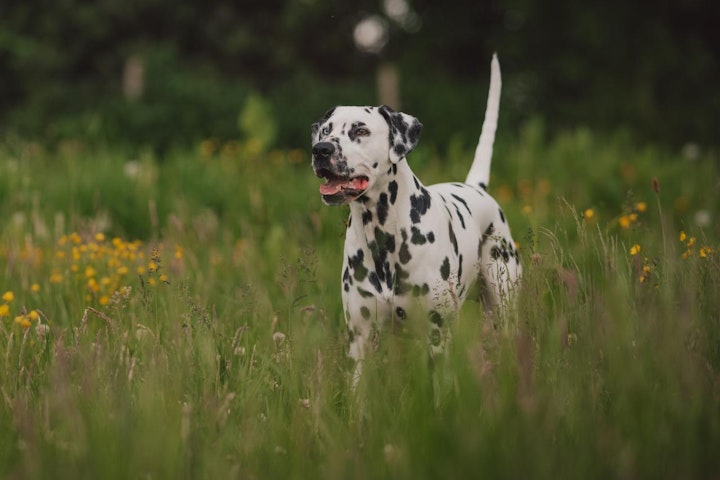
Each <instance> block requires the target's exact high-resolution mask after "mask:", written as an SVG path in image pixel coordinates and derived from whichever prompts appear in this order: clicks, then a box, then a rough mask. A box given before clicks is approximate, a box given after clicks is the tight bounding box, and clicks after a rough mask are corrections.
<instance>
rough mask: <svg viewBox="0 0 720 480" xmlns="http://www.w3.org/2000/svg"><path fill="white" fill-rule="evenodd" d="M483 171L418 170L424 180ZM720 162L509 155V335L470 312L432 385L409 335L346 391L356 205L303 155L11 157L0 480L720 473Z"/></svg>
mask: <svg viewBox="0 0 720 480" xmlns="http://www.w3.org/2000/svg"><path fill="white" fill-rule="evenodd" d="M470 156H471V153H470V149H469V148H467V147H465V146H462V145H453V146H451V147H450V152H448V153H447V155H445V154H443V155H439V154H438V153H437V152H434V151H433V150H432V149H431V148H425V149H421V150H420V151H419V152H417V155H415V156H414V157H412V158H411V162H413V168H414V169H415V170H416V172H417V173H418V175H419V176H420V178H422V179H423V180H425V181H426V183H431V182H432V181H445V180H455V179H458V178H463V177H464V172H465V171H466V170H467V168H468V166H469V161H470ZM717 161H718V159H717V157H716V156H713V154H705V155H701V156H700V158H697V159H693V158H685V157H683V156H682V155H679V154H673V153H672V152H667V151H660V150H657V149H654V148H651V147H643V148H640V147H636V146H634V145H632V144H631V143H630V142H629V141H628V140H626V139H623V138H614V139H598V138H595V137H594V136H593V135H592V134H591V133H590V132H588V131H585V130H578V131H576V132H569V133H567V134H566V135H564V136H561V137H560V138H558V139H556V140H554V141H553V142H550V143H548V142H546V141H545V140H544V139H543V134H542V128H541V126H540V125H530V126H529V127H528V128H527V129H526V130H525V132H524V133H523V135H521V137H520V138H519V139H518V140H517V141H516V142H515V143H505V144H500V145H498V146H497V149H496V156H495V160H494V162H495V163H494V166H493V178H492V183H491V188H490V190H491V192H492V193H493V194H495V195H496V196H497V197H498V198H500V200H501V203H502V204H503V207H504V209H505V210H506V211H507V212H508V217H509V218H510V222H511V225H512V227H513V232H514V235H515V239H516V240H517V241H518V243H519V244H520V249H521V252H522V261H523V263H524V268H525V276H524V280H523V288H522V293H521V295H520V299H519V303H518V305H517V309H516V311H515V312H513V314H512V315H510V316H509V317H508V318H505V319H503V321H502V322H495V323H494V324H493V323H492V322H490V321H489V320H488V319H486V318H485V316H484V313H483V308H482V306H481V305H480V304H479V303H478V302H476V301H469V302H467V303H466V305H465V306H464V307H463V309H462V311H461V312H460V313H459V315H458V318H457V319H455V321H454V322H453V323H452V324H451V326H450V327H449V328H450V330H451V334H452V342H451V346H450V348H449V350H448V352H447V353H446V355H445V356H444V357H443V358H441V359H439V360H437V361H435V362H434V363H433V364H432V365H430V364H429V362H428V352H427V346H426V344H425V341H424V339H425V338H426V335H425V333H426V331H425V329H426V328H427V322H426V320H425V319H424V317H423V315H422V314H418V315H415V316H413V317H412V318H410V319H409V320H408V322H407V324H406V326H405V329H404V331H403V332H402V333H400V334H396V335H391V334H386V335H384V336H382V338H381V341H380V345H379V349H378V351H377V352H376V353H375V354H373V355H371V356H370V358H369V359H368V361H367V366H366V368H365V369H364V375H363V378H362V380H361V382H360V385H359V386H358V388H357V391H354V392H353V391H352V390H351V389H350V387H349V375H350V372H351V371H352V366H351V364H350V362H349V361H348V359H347V358H346V356H345V348H346V342H347V339H346V336H345V332H344V326H343V324H342V307H341V303H340V291H339V281H338V280H339V276H340V264H341V261H342V259H341V253H340V252H341V249H342V242H343V238H342V235H343V231H344V221H345V217H346V215H347V211H346V210H344V209H342V208H335V209H333V208H329V207H325V206H323V205H321V203H320V200H319V198H318V194H317V187H318V182H319V181H318V180H317V179H316V178H314V176H313V175H312V172H311V171H310V169H309V166H308V159H307V157H306V156H305V155H304V154H303V153H302V152H268V153H261V152H258V151H255V150H253V149H252V145H245V144H239V145H237V144H231V145H224V146H223V145H211V144H205V145H204V146H203V148H201V149H199V150H198V151H178V152H172V153H170V154H169V155H168V156H167V157H166V158H163V159H157V158H154V157H153V156H152V155H150V154H145V155H139V156H137V155H132V156H131V155H128V154H126V153H124V152H122V151H114V150H112V149H107V150H91V151H89V150H87V149H86V148H85V147H84V146H83V145H82V144H65V145H62V146H60V148H58V149H57V150H55V151H46V150H45V149H43V148H42V147H41V146H38V145H33V144H24V143H6V144H5V145H4V146H3V147H2V151H1V152H0V228H1V229H2V234H0V269H1V270H2V277H0V295H2V294H3V293H5V292H12V294H13V295H12V297H13V298H12V300H10V301H6V300H0V305H7V306H8V315H7V316H4V317H0V477H4V478H88V479H90V478H438V477H440V478H476V477H487V478H558V477H560V478H603V479H604V478H612V477H623V478H627V477H630V478H638V477H646V478H709V477H714V476H718V475H719V474H720V457H718V455H717V452H718V451H720V295H718V292H720V274H719V273H718V267H719V266H720V265H719V263H720V261H719V260H718V259H719V258H720V257H719V255H720V242H719V241H718V239H720V230H719V229H718V226H717V223H715V222H713V221H711V222H710V223H707V222H706V217H707V216H710V217H711V218H712V217H716V216H717V214H718V211H717V205H718V203H719V202H718V200H719V199H720V192H718V188H717V185H718V179H719V178H720V174H719V172H718V169H717ZM653 178H656V179H657V180H658V183H659V192H655V191H654V190H653ZM640 203H644V204H645V205H644V206H640V205H639V204H640ZM623 218H624V223H623V222H621V219H623ZM698 222H699V224H698ZM681 230H682V231H683V232H684V233H685V237H684V239H683V240H682V241H681V240H680V231H681ZM72 232H77V236H75V237H72V238H74V239H75V240H72V239H70V240H68V239H67V238H71V237H67V238H66V240H65V242H66V243H65V244H63V245H61V239H62V237H63V236H69V235H70V234H71V233H72ZM96 233H103V234H104V235H105V238H104V239H103V238H102V237H96V236H95V234H96ZM693 237H694V240H693V241H692V242H691V241H690V239H691V238H693ZM113 238H118V241H117V243H116V246H112V245H113V243H112V239H113ZM135 238H138V239H140V240H141V241H142V243H139V244H138V245H139V248H138V253H140V252H142V254H143V256H142V258H140V256H138V257H137V258H135V259H134V260H133V261H132V262H131V261H129V260H128V263H127V265H129V266H130V269H129V270H130V271H129V273H128V274H127V275H125V276H122V277H119V278H121V283H122V285H123V286H129V287H131V289H130V290H124V294H122V295H117V296H116V297H113V298H112V301H109V302H107V303H105V302H101V301H100V299H101V294H102V293H103V292H104V290H99V291H98V292H93V291H92V289H91V288H90V287H89V286H88V282H89V279H90V278H97V280H98V282H101V277H102V276H103V275H105V274H104V273H103V272H106V271H107V272H110V270H111V267H109V266H108V260H109V258H111V256H112V255H113V253H111V252H114V251H115V250H116V249H117V248H120V245H122V244H123V242H124V243H126V242H129V241H131V240H134V239H135ZM73 241H75V242H77V243H73ZM93 243H94V244H95V245H96V246H95V247H92V246H91V244H93ZM83 245H84V246H85V247H84V248H85V251H84V252H82V253H79V254H78V255H79V257H78V260H75V259H74V258H73V250H72V248H73V247H77V248H78V249H80V248H81V247H82V246H83ZM98 245H105V246H107V250H103V252H105V253H98V254H97V255H96V256H95V257H92V256H91V253H92V250H93V249H94V248H99V247H97V246H98ZM703 248H704V249H705V250H702V255H701V249H703ZM153 249H156V250H157V253H156V254H153ZM638 250H639V251H638ZM58 251H65V252H66V253H65V254H64V256H63V254H61V255H60V256H58V253H57V252H58ZM78 251H79V250H78ZM688 252H690V253H688ZM633 253H634V255H633ZM153 259H155V260H157V262H156V263H155V265H154V268H149V267H151V266H150V265H149V264H150V262H151V261H153ZM74 264H77V265H78V268H77V271H73V267H72V265H74ZM87 266H91V267H93V268H94V269H95V270H97V274H96V277H93V276H88V275H87V274H88V273H90V272H88V271H87V270H86V267H87ZM136 267H142V270H141V273H139V272H138V270H137V269H136ZM53 273H60V274H62V276H63V278H62V280H61V281H57V278H56V279H54V280H55V281H51V277H52V275H53ZM108 277H110V273H108ZM98 288H100V287H98ZM8 298H9V297H8ZM32 311H35V312H36V313H37V317H38V318H29V314H30V312H32ZM24 315H28V319H27V322H29V325H30V326H29V327H28V328H24V326H23V325H22V323H23V319H25V318H26V317H24ZM18 317H19V318H18ZM16 320H17V322H16ZM39 325H42V327H39Z"/></svg>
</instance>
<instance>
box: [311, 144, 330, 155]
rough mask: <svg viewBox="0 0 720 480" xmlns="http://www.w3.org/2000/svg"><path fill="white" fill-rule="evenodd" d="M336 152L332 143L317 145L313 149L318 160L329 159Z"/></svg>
mask: <svg viewBox="0 0 720 480" xmlns="http://www.w3.org/2000/svg"><path fill="white" fill-rule="evenodd" d="M334 151H335V145H333V144H332V143H330V142H320V143H316V144H315V146H314V147H313V148H312V153H313V155H315V157H317V158H328V157H329V156H330V155H332V154H333V152H334Z"/></svg>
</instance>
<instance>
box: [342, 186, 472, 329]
mask: <svg viewBox="0 0 720 480" xmlns="http://www.w3.org/2000/svg"><path fill="white" fill-rule="evenodd" d="M398 200H399V201H398V202H397V203H398V204H397V205H395V207H396V209H394V210H393V211H392V212H391V214H390V215H389V217H388V218H387V219H384V218H381V219H378V218H377V216H378V215H377V214H375V215H370V214H364V212H362V213H361V212H356V214H354V215H353V216H352V217H351V224H350V226H349V227H348V230H347V235H346V240H345V253H344V262H343V273H342V285H343V300H344V304H345V306H346V308H347V309H348V310H350V313H351V315H352V314H353V312H352V311H353V310H361V311H368V310H369V311H371V312H373V316H374V317H376V318H379V317H387V316H389V315H394V314H397V313H398V312H399V311H407V310H417V309H423V310H435V311H439V312H445V311H452V310H455V309H457V308H458V306H459V305H460V304H461V303H462V301H463V299H464V297H465V295H466V293H467V291H468V289H469V287H470V286H471V284H472V282H473V281H474V280H475V278H476V277H477V269H478V262H477V248H478V242H479V239H480V231H479V228H478V226H477V225H474V224H471V219H470V218H469V217H468V215H467V214H466V215H465V218H463V219H462V220H460V218H455V217H456V216H457V213H456V212H455V209H453V208H447V207H446V206H445V205H444V203H445V202H443V201H442V199H441V198H440V197H437V196H434V198H432V201H430V202H428V208H423V206H422V205H421V206H420V208H417V207H418V205H412V202H410V201H408V202H402V200H401V199H398ZM403 203H407V205H403ZM416 203H417V201H416ZM398 215H402V216H398ZM378 220H384V221H382V222H380V221H378ZM470 229H471V230H472V233H470V234H469V233H468V231H467V230H470ZM364 309H367V310H364ZM353 316H354V315H353Z"/></svg>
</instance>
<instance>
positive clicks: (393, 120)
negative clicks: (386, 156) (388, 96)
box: [378, 105, 422, 163]
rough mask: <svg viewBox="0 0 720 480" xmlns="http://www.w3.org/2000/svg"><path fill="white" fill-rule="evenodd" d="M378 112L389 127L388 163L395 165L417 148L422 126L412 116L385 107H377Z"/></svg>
mask: <svg viewBox="0 0 720 480" xmlns="http://www.w3.org/2000/svg"><path fill="white" fill-rule="evenodd" d="M378 111H379V112H380V115H382V116H383V118H385V121H386V122H387V124H388V127H390V135H389V139H388V142H389V149H390V161H391V162H392V163H397V162H399V161H400V160H402V159H403V158H405V156H406V155H407V154H408V153H410V152H412V151H413V149H414V148H415V147H416V146H417V144H418V141H420V132H422V124H421V123H420V122H419V121H418V119H417V118H415V117H413V116H412V115H408V114H407V113H402V112H396V111H395V110H393V109H392V108H390V107H388V106H386V105H383V106H381V107H379V108H378Z"/></svg>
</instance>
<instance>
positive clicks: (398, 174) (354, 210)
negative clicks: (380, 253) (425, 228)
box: [350, 158, 426, 244]
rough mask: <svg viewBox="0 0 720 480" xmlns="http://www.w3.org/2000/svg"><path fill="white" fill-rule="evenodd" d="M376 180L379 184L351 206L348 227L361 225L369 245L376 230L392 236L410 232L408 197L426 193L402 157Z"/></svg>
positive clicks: (411, 206)
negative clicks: (379, 181) (403, 229)
mask: <svg viewBox="0 0 720 480" xmlns="http://www.w3.org/2000/svg"><path fill="white" fill-rule="evenodd" d="M379 178H380V179H381V180H382V183H378V184H375V185H373V186H372V188H371V189H370V190H368V191H367V192H366V193H365V195H363V196H362V197H360V198H359V199H357V200H355V201H353V202H352V203H351V204H350V217H351V227H350V228H352V226H353V225H354V226H355V227H359V226H362V227H363V228H362V230H363V231H364V232H365V235H364V236H365V237H366V239H367V240H368V244H369V243H371V242H372V240H373V239H374V236H375V230H376V228H379V229H381V230H383V231H384V232H387V233H391V234H399V233H400V231H401V229H402V228H406V229H407V230H408V231H409V229H410V227H411V226H412V224H413V223H412V222H413V221H412V214H411V211H412V208H413V202H412V201H411V198H413V197H414V198H420V197H422V196H423V192H425V191H426V190H425V187H424V186H423V184H422V183H420V180H418V178H417V177H416V176H415V175H414V174H413V172H412V170H411V169H410V166H409V165H408V163H407V160H405V159H404V158H403V159H402V160H400V161H399V162H397V163H396V164H393V165H392V166H391V167H390V169H389V170H388V173H387V175H382V176H380V177H379Z"/></svg>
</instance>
